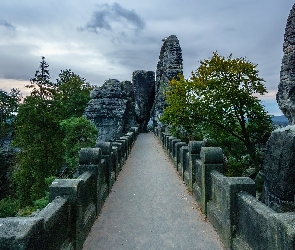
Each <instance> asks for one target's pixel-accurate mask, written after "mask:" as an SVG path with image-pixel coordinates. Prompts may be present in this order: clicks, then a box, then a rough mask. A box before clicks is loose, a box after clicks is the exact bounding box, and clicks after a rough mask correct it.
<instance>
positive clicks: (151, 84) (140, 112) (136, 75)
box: [132, 70, 155, 132]
mask: <svg viewBox="0 0 295 250" xmlns="http://www.w3.org/2000/svg"><path fill="white" fill-rule="evenodd" d="M132 83H133V87H134V96H135V118H136V122H137V123H138V124H139V131H140V132H147V130H148V129H147V125H148V122H149V120H150V112H151V109H152V106H153V103H154V99H155V72H154V71H145V70H137V71H134V72H133V76H132Z"/></svg>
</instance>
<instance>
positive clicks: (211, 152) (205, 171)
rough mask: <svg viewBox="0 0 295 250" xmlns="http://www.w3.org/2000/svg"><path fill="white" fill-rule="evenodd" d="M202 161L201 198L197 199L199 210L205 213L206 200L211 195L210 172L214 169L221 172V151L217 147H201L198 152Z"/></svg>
mask: <svg viewBox="0 0 295 250" xmlns="http://www.w3.org/2000/svg"><path fill="white" fill-rule="evenodd" d="M200 157H201V162H202V170H201V171H202V173H201V175H202V177H201V178H202V180H201V181H202V186H201V200H200V201H198V203H199V205H200V207H201V210H202V212H203V213H204V214H207V202H208V201H209V200H210V196H211V190H210V189H211V182H212V181H211V172H212V171H213V170H216V171H218V172H220V173H223V153H222V149H221V148H218V147H202V149H201V152H200Z"/></svg>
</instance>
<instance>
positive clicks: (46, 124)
mask: <svg viewBox="0 0 295 250" xmlns="http://www.w3.org/2000/svg"><path fill="white" fill-rule="evenodd" d="M48 67H49V66H48V64H47V63H46V62H45V58H44V57H42V61H41V63H40V67H39V70H38V71H37V72H36V74H35V77H34V78H32V79H31V84H30V85H28V86H27V87H29V88H32V92H31V95H30V96H28V97H26V98H25V100H24V103H23V104H22V105H21V107H20V108H19V112H18V116H17V121H16V133H15V138H14V145H16V146H17V147H19V148H20V149H21V152H20V153H19V154H18V156H17V169H16V172H15V174H14V181H15V183H16V187H17V190H16V192H17V196H18V198H19V199H20V200H21V202H22V204H24V205H29V204H30V203H31V202H32V201H33V200H36V199H39V198H41V197H43V196H44V193H45V191H46V189H47V188H48V186H47V185H46V182H45V179H46V178H47V177H49V176H53V175H56V174H57V172H58V171H59V169H60V166H61V165H62V162H63V147H62V132H61V131H60V129H59V117H58V116H57V115H56V114H57V113H58V112H57V111H58V105H56V104H55V102H54V95H55V94H56V86H55V84H53V83H52V82H51V81H50V74H49V70H48Z"/></svg>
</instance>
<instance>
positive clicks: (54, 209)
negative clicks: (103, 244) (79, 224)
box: [37, 197, 75, 250]
mask: <svg viewBox="0 0 295 250" xmlns="http://www.w3.org/2000/svg"><path fill="white" fill-rule="evenodd" d="M71 215H72V216H71ZM37 217H38V218H42V219H43V220H44V241H43V246H40V249H48V250H55V249H62V248H63V246H73V245H74V244H75V237H74V235H75V218H74V213H73V211H72V209H71V206H70V204H69V202H68V200H67V199H66V198H62V197H56V198H55V199H54V200H53V201H52V202H50V203H49V204H48V205H47V206H46V207H45V208H44V209H42V210H41V211H40V212H39V213H38V214H37Z"/></svg>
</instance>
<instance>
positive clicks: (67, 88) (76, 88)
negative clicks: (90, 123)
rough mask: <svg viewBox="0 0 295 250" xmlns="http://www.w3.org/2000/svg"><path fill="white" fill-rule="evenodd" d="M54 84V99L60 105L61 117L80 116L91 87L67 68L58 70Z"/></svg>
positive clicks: (88, 97) (88, 98)
mask: <svg viewBox="0 0 295 250" xmlns="http://www.w3.org/2000/svg"><path fill="white" fill-rule="evenodd" d="M56 85H57V86H58V87H57V90H58V94H57V95H56V97H55V99H56V101H57V102H58V103H59V105H60V113H61V119H67V118H69V117H72V116H74V117H80V116H82V115H83V113H84V109H85V108H86V105H87V103H88V102H89V100H90V91H91V90H92V89H93V87H92V86H91V85H90V84H89V83H88V82H87V81H86V80H85V79H84V78H82V77H80V76H79V75H76V74H75V73H74V72H72V71H71V70H69V69H68V70H62V71H61V72H60V74H59V79H57V84H56Z"/></svg>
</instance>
